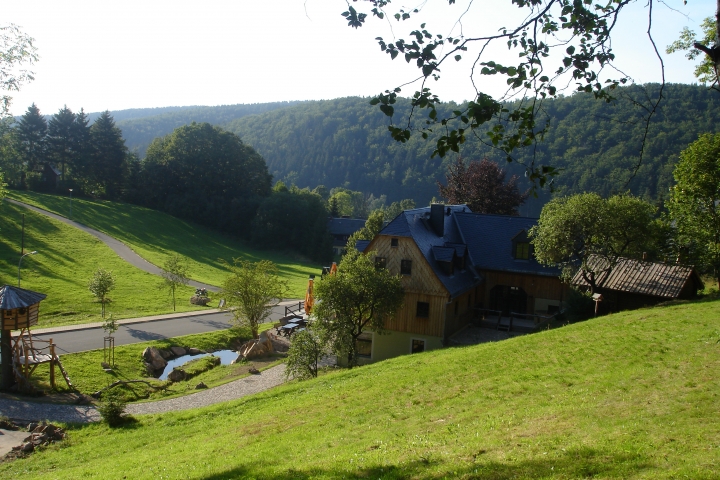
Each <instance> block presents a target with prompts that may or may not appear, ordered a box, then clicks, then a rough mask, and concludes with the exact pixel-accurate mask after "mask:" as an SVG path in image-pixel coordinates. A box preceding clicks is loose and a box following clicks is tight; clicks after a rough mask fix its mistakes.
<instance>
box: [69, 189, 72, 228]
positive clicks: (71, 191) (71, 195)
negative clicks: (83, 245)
mask: <svg viewBox="0 0 720 480" xmlns="http://www.w3.org/2000/svg"><path fill="white" fill-rule="evenodd" d="M68 190H70V219H71V220H72V188H69V189H68Z"/></svg>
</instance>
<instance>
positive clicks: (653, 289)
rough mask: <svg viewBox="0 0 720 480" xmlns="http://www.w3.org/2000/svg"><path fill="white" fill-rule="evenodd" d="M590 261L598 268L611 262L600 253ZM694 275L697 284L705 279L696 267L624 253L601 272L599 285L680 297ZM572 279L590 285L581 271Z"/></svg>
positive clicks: (593, 266)
mask: <svg viewBox="0 0 720 480" xmlns="http://www.w3.org/2000/svg"><path fill="white" fill-rule="evenodd" d="M587 263H588V266H589V267H590V268H591V269H592V270H594V271H596V272H597V271H601V270H604V269H605V268H607V267H608V266H609V265H610V261H609V260H608V259H607V258H605V257H600V256H597V255H593V256H591V257H590V258H589V260H588V262H587ZM692 276H695V279H696V282H697V285H699V286H702V281H701V280H700V277H699V276H698V275H697V273H695V269H694V268H693V267H684V266H681V265H667V264H663V263H655V262H641V261H638V260H632V259H629V258H622V257H621V258H619V259H618V261H617V263H616V264H615V266H614V267H612V269H611V270H610V271H609V272H608V273H606V274H601V275H600V280H599V281H598V282H597V287H598V288H603V289H607V290H615V291H619V292H627V293H637V294H641V295H650V296H653V297H662V298H678V297H679V296H680V292H681V291H682V289H683V287H684V286H685V284H686V283H687V282H688V280H690V278H691V277H692ZM572 283H573V284H574V285H580V286H589V284H588V283H587V282H586V281H585V279H584V278H583V277H582V272H581V271H578V272H577V273H576V274H575V276H574V277H573V279H572ZM701 288H702V287H701Z"/></svg>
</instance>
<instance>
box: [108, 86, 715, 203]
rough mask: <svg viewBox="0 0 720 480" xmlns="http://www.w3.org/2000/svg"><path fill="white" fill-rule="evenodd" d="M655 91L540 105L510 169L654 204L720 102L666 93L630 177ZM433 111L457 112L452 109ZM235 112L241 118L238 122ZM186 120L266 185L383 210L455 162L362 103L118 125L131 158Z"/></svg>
mask: <svg viewBox="0 0 720 480" xmlns="http://www.w3.org/2000/svg"><path fill="white" fill-rule="evenodd" d="M658 89H659V86H658V85H646V86H644V87H643V86H633V87H625V88H622V89H621V90H620V94H619V100H618V101H617V102H615V103H612V104H606V103H603V102H599V101H596V100H594V99H593V98H592V97H591V96H588V95H573V96H570V97H563V98H559V99H556V100H551V101H547V102H546V103H545V112H546V115H547V120H549V122H550V125H551V129H550V131H549V133H548V134H547V135H546V137H545V140H544V141H543V142H542V143H540V144H539V145H538V148H537V150H532V149H527V150H526V151H524V152H520V153H519V154H518V158H517V160H519V161H520V162H530V161H531V160H532V158H533V155H534V156H535V161H536V162H539V163H541V164H549V165H553V166H555V167H560V168H562V169H563V171H562V172H561V174H560V175H559V176H558V177H557V178H556V180H555V182H554V183H555V186H556V187H557V189H558V191H559V192H564V193H575V192H580V191H594V192H598V193H600V194H602V195H609V194H611V193H617V192H623V191H627V190H628V189H629V190H631V191H632V192H633V193H635V194H637V195H641V196H644V197H646V198H647V199H649V200H652V201H657V200H659V199H661V198H663V197H664V192H667V188H668V187H669V186H670V185H671V183H672V170H673V166H674V164H675V162H676V159H677V155H678V153H679V152H680V151H681V150H683V149H684V148H686V147H687V146H688V145H689V144H690V143H691V142H692V141H693V140H695V139H696V138H697V137H698V135H699V134H700V133H703V132H715V131H717V127H716V125H718V122H719V121H720V94H718V93H717V92H713V91H710V90H708V89H706V88H703V87H700V86H692V85H667V86H666V87H665V91H664V97H665V99H664V101H663V102H662V103H661V106H660V108H659V109H658V111H657V112H656V114H655V115H654V117H653V119H652V122H651V124H650V129H649V134H648V139H647V141H646V143H645V155H644V158H643V162H642V165H641V166H640V168H639V170H638V171H637V173H636V174H635V175H634V177H633V172H634V169H635V166H636V165H637V162H638V159H639V153H640V148H641V146H642V138H643V135H644V128H645V122H644V118H645V116H646V114H647V112H646V110H644V109H643V108H641V107H638V106H636V105H635V104H634V103H633V102H632V101H630V99H637V100H644V99H646V98H648V97H649V98H653V97H654V96H656V95H657V93H658ZM442 107H443V109H444V110H448V111H449V110H453V109H456V108H457V106H456V105H453V104H447V105H443V106H442ZM408 108H409V105H408V103H407V101H401V102H399V104H398V105H396V115H395V121H396V122H398V123H399V122H405V121H407V118H406V114H407V111H408ZM118 113H119V112H118ZM240 113H242V114H244V116H242V117H241V118H238V117H240V115H239V114H240ZM440 113H442V112H440ZM233 115H234V117H233ZM193 120H195V121H207V122H210V123H213V124H215V125H221V126H223V127H224V128H226V129H228V130H230V131H232V132H234V133H236V134H238V135H239V136H240V137H241V138H242V139H243V141H244V142H245V143H246V144H249V145H251V146H252V147H253V148H255V149H256V150H257V152H258V153H260V154H261V155H262V156H263V157H264V158H265V160H266V161H267V163H268V168H269V171H270V173H271V174H272V175H273V177H274V180H275V181H277V180H284V181H285V183H286V184H296V185H298V186H299V187H305V186H308V187H310V188H313V187H315V186H316V185H325V186H326V187H328V188H333V187H336V186H344V187H347V188H350V189H353V190H360V191H363V192H366V193H368V194H369V193H374V194H375V195H380V194H386V195H387V198H388V201H395V200H399V199H403V198H414V199H415V200H416V201H417V202H418V204H420V205H422V204H425V203H427V201H429V200H430V199H431V198H432V197H433V196H438V190H437V186H436V181H437V180H441V181H444V179H445V171H446V168H447V165H448V164H449V163H450V162H452V161H453V160H454V158H455V157H454V156H452V155H451V156H448V157H446V158H443V159H441V158H438V157H435V158H430V155H431V153H432V151H433V149H434V141H433V140H432V139H430V140H428V141H424V140H422V139H421V138H419V137H418V138H415V137H413V138H412V139H411V140H410V141H409V142H408V143H406V144H399V143H396V142H394V141H393V140H392V139H391V138H390V136H389V134H388V132H387V125H388V123H389V119H388V118H387V117H385V116H384V115H383V114H382V113H381V112H380V111H379V110H378V109H377V107H373V106H371V105H369V99H368V98H341V99H335V100H326V101H313V102H302V103H297V104H289V103H279V104H261V105H237V106H227V107H199V108H197V109H193V110H185V109H183V110H180V111H177V112H167V113H164V114H162V115H158V116H156V117H146V118H142V119H139V120H126V121H123V122H118V125H119V126H121V127H122V129H123V134H124V136H125V139H126V141H127V145H128V147H129V148H130V150H131V151H132V150H134V149H138V150H139V151H141V152H144V148H145V145H146V142H148V141H149V139H150V137H151V136H152V135H164V134H167V133H168V132H170V131H171V130H172V129H173V128H175V127H176V126H178V125H182V124H183V123H189V122H190V121H193ZM419 120H422V119H419ZM462 155H463V156H464V157H465V158H466V159H468V160H472V159H477V160H479V159H482V158H483V157H488V158H490V159H493V160H496V161H498V162H499V163H500V164H501V166H503V167H507V168H508V170H509V172H510V173H514V174H518V175H520V176H522V175H523V174H524V169H523V167H522V165H519V164H516V163H513V164H509V165H508V164H507V163H506V162H505V157H504V156H503V155H502V154H501V153H499V152H497V151H495V150H493V149H492V148H491V147H490V146H489V145H487V144H486V143H483V142H481V141H480V139H478V138H469V139H468V141H467V142H466V143H465V145H464V146H463V152H462ZM531 202H534V203H538V202H537V201H532V200H531ZM531 210H532V212H528V211H525V212H521V213H524V214H528V213H534V214H537V213H539V205H536V206H535V207H534V208H532V209H531ZM536 210H537V211H536Z"/></svg>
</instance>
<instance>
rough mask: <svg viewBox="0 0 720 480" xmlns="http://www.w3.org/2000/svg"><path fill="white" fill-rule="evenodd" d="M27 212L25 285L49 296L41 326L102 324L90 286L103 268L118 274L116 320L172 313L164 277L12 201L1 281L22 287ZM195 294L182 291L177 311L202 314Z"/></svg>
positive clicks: (112, 310) (0, 235)
mask: <svg viewBox="0 0 720 480" xmlns="http://www.w3.org/2000/svg"><path fill="white" fill-rule="evenodd" d="M22 214H25V252H31V251H37V252H38V253H37V254H36V255H28V256H26V257H25V258H24V259H23V261H22V267H21V286H22V288H27V289H29V290H34V291H37V292H41V293H44V294H46V295H47V298H46V299H45V300H43V301H42V303H41V304H40V321H39V324H38V327H51V326H59V325H71V324H80V323H91V322H99V321H101V320H102V318H101V315H100V312H101V305H100V303H98V301H97V300H96V298H95V297H94V296H93V295H92V294H91V293H90V291H89V290H88V287H87V284H88V281H89V280H90V278H91V277H92V276H93V273H94V272H95V271H96V270H97V268H98V267H102V268H104V269H106V270H110V271H112V272H113V275H114V276H115V279H116V286H115V289H114V290H112V291H111V292H110V294H109V298H110V300H111V302H110V303H108V304H106V313H107V314H108V315H109V314H112V315H113V316H114V318H116V319H122V318H133V317H143V316H148V315H157V314H163V313H172V311H173V306H172V298H171V297H170V295H169V291H167V290H164V289H160V288H159V286H160V285H161V281H160V277H157V276H155V275H151V274H149V273H146V272H143V271H141V270H139V269H137V268H135V267H133V266H131V265H129V264H128V263H126V262H125V261H123V260H121V259H120V257H118V256H117V255H116V254H115V252H113V251H112V250H110V248H109V247H107V246H106V245H104V244H103V243H102V242H100V241H99V240H98V239H96V238H95V237H93V236H92V235H89V234H87V233H84V232H82V231H80V230H78V229H76V228H73V227H70V226H68V225H65V224H63V223H61V222H58V221H56V220H52V219H50V218H49V217H47V216H45V215H41V214H39V213H34V212H32V211H30V210H28V209H26V208H22V207H19V206H16V205H13V204H10V203H8V202H3V204H2V207H1V208H0V281H1V282H2V284H9V285H15V286H17V274H18V260H19V258H20V254H19V252H20V237H21V229H22V227H21V226H22ZM193 293H194V289H192V288H191V287H183V288H181V289H179V290H178V291H177V293H176V296H177V299H178V301H177V311H179V312H184V311H191V310H201V309H205V308H206V307H197V306H194V305H190V302H189V298H190V296H191V295H192V294H193Z"/></svg>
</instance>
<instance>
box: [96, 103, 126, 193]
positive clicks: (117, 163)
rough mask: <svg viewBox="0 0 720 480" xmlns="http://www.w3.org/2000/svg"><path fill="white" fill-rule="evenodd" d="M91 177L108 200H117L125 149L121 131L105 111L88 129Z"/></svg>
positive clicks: (122, 172)
mask: <svg viewBox="0 0 720 480" xmlns="http://www.w3.org/2000/svg"><path fill="white" fill-rule="evenodd" d="M90 141H91V145H92V168H91V171H92V174H93V175H92V176H93V178H94V180H95V182H97V183H98V184H99V185H101V186H102V188H103V189H104V190H105V195H107V197H108V198H111V199H113V198H118V197H119V196H120V187H121V186H122V184H123V174H124V173H125V161H126V156H127V147H126V146H125V140H124V139H123V137H122V131H121V130H120V129H119V128H118V127H116V126H115V120H113V118H112V116H111V115H110V112H108V111H107V110H106V111H104V112H103V113H102V115H100V117H98V119H97V120H95V123H93V125H92V127H90Z"/></svg>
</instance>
